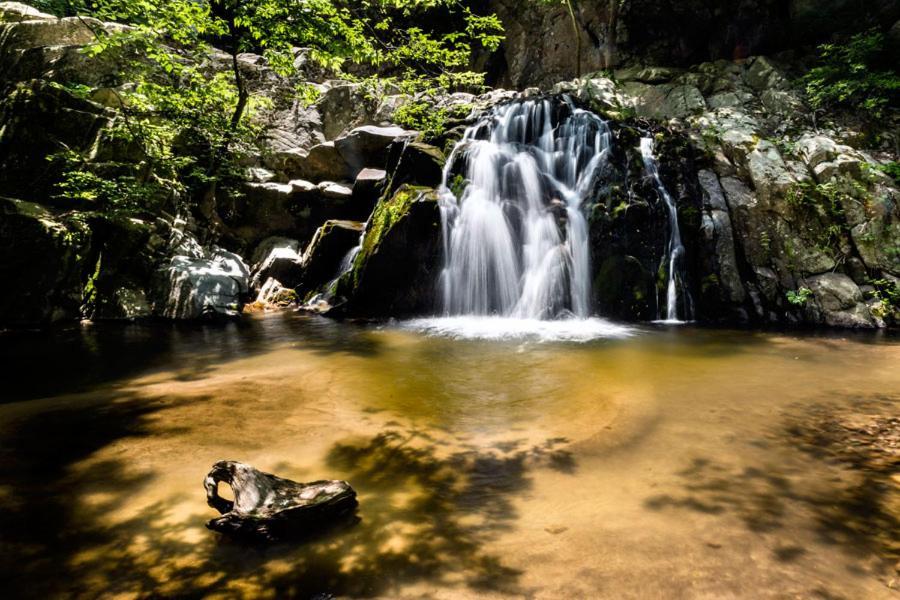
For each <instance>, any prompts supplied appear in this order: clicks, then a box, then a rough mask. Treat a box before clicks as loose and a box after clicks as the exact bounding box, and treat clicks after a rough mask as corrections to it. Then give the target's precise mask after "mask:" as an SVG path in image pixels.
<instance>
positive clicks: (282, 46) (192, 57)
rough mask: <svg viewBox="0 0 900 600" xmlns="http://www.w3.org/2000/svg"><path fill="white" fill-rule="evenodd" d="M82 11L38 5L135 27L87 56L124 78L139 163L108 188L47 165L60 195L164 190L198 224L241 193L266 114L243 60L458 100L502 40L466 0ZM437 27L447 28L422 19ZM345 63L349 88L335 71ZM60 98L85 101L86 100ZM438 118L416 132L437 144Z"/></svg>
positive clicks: (107, 199) (91, 172) (340, 0)
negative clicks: (311, 66) (308, 64)
mask: <svg viewBox="0 0 900 600" xmlns="http://www.w3.org/2000/svg"><path fill="white" fill-rule="evenodd" d="M78 1H79V0H72V2H65V1H64V0H58V1H57V0H47V2H55V3H56V4H58V5H59V6H58V7H57V9H58V10H57V11H56V12H58V13H60V11H62V12H66V13H70V12H73V11H78V12H80V13H82V14H90V15H92V16H94V17H97V18H99V19H101V20H105V21H117V22H121V23H127V24H128V25H129V26H130V27H128V28H122V29H120V30H116V31H114V32H111V31H110V30H108V29H104V30H100V31H97V32H96V34H97V35H96V39H95V42H94V43H93V44H92V45H90V46H89V47H88V48H87V49H86V52H87V53H88V54H89V55H91V56H94V57H99V56H103V57H104V58H110V59H113V60H115V61H116V64H120V65H122V68H121V69H120V82H121V83H125V82H128V84H129V85H128V86H125V87H122V88H119V92H118V93H119V94H120V102H118V104H120V105H121V111H120V112H121V113H122V121H121V122H120V123H119V124H118V125H119V127H118V131H117V132H115V134H116V135H120V136H123V137H130V139H129V140H128V142H129V143H130V144H132V145H135V146H137V147H139V148H140V149H141V156H140V157H139V158H137V160H136V161H135V163H136V164H135V165H134V168H132V169H122V171H123V173H119V174H114V175H107V174H105V173H100V172H98V171H97V170H96V169H92V168H89V166H88V165H87V164H86V163H87V161H86V159H85V158H84V157H79V156H77V155H73V154H72V153H62V154H61V155H59V156H57V157H56V160H59V161H61V162H63V163H64V164H65V165H66V172H65V175H64V177H63V181H62V182H61V183H60V185H59V192H60V195H68V196H71V197H74V198H78V199H82V200H90V201H96V202H100V203H103V204H108V205H121V206H125V205H128V206H131V205H133V204H135V202H136V201H137V200H138V199H139V198H141V197H148V194H147V190H146V189H145V186H147V185H154V186H156V185H162V186H169V190H170V192H172V194H174V195H177V196H181V195H182V193H183V192H188V193H187V194H185V197H186V198H190V199H193V200H194V201H195V203H201V204H203V203H205V204H207V205H209V204H212V205H213V206H212V208H210V207H209V206H207V208H206V209H204V212H205V213H206V212H209V213H215V208H214V204H215V196H216V190H217V189H221V188H222V187H223V186H226V187H227V186H228V185H229V183H230V182H233V181H236V179H237V178H236V175H237V173H238V171H239V169H238V165H239V164H240V163H241V158H242V156H244V155H245V154H247V153H248V152H251V151H252V150H253V146H254V143H255V141H256V140H257V139H258V138H259V134H260V132H261V125H260V123H261V120H260V119H255V118H254V116H255V115H258V114H260V112H261V111H262V110H264V109H266V108H267V105H266V102H267V101H266V100H265V98H263V97H261V96H254V94H253V92H252V90H251V89H250V87H249V85H248V83H247V81H246V80H245V75H244V73H243V71H242V69H241V66H240V61H239V58H238V56H239V55H240V54H241V53H244V52H255V53H261V54H262V55H263V56H264V57H265V59H266V61H267V64H268V65H269V66H270V67H271V68H272V69H273V70H274V71H275V72H276V73H277V74H279V75H280V76H282V77H284V78H293V80H294V81H299V78H297V77H296V75H298V73H297V71H296V69H297V67H296V66H295V63H296V48H298V47H302V48H305V49H306V52H307V53H308V58H309V59H310V60H312V61H313V62H314V63H315V64H318V65H320V66H322V67H324V68H326V69H328V70H330V71H331V72H332V73H333V74H335V75H336V76H343V77H346V78H348V79H350V78H355V79H362V80H364V81H368V82H372V81H375V82H377V83H376V84H373V88H377V89H383V88H384V87H385V85H386V84H388V83H390V84H392V85H394V86H395V87H399V88H400V89H401V90H403V91H421V90H429V91H434V90H437V89H446V90H453V89H457V88H468V87H478V86H481V85H483V74H480V73H475V72H472V71H470V70H469V64H470V61H471V60H472V54H473V52H475V51H476V50H477V49H479V48H484V49H487V50H495V49H496V48H497V47H498V45H499V43H500V40H501V39H502V38H501V33H502V27H501V26H500V23H499V21H498V20H497V18H496V17H495V16H494V15H487V16H485V15H478V14H475V13H473V12H472V11H471V10H470V9H469V8H467V7H466V6H465V5H464V4H463V2H462V0H362V1H358V0H352V1H351V0H304V1H303V2H294V1H286V0H244V1H238V0H168V1H166V2H158V1H157V0H90V2H89V4H87V5H78V4H76V2H78ZM435 13H440V14H441V15H444V16H447V17H448V18H447V19H444V20H440V19H439V20H433V19H431V18H426V17H427V16H433V15H434V14H435ZM424 23H439V24H440V26H441V27H431V26H429V27H426V26H425V25H423V24H424ZM216 48H223V49H225V50H226V51H227V53H228V55H229V59H228V60H223V59H222V57H221V54H217V51H216ZM348 63H349V64H352V65H354V73H355V75H352V76H351V75H348V74H346V73H344V72H343V71H342V69H343V68H344V67H345V65H346V64H348ZM360 69H362V70H360ZM366 69H368V71H366ZM360 73H362V75H361V74H360ZM366 73H368V74H366ZM296 90H297V97H298V99H300V100H301V101H302V102H305V103H312V102H314V101H315V100H316V99H317V95H316V90H315V88H314V87H312V86H310V85H308V84H307V83H304V82H302V81H301V82H299V83H297V84H296ZM69 91H70V92H72V93H75V94H77V95H82V96H83V95H87V94H89V93H90V91H91V90H89V89H87V90H82V89H78V88H75V87H73V88H72V89H70V90H69ZM425 117H426V114H425V112H424V111H422V110H419V112H416V111H415V110H414V109H410V111H409V113H408V118H409V119H410V120H411V121H412V120H419V121H423V120H424V119H425ZM447 117H448V115H447V114H446V112H443V113H442V112H440V111H439V112H438V113H436V114H434V115H430V120H428V121H424V122H423V125H425V126H424V127H423V129H424V130H426V131H430V132H437V131H439V130H441V129H442V127H443V122H444V121H445V120H446V118H447ZM172 194H170V195H172ZM158 196H159V194H156V193H154V194H151V195H150V196H149V197H158ZM201 208H202V207H201ZM207 216H211V215H209V214H208V215H207Z"/></svg>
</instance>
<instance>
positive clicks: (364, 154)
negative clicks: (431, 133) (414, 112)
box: [334, 125, 418, 172]
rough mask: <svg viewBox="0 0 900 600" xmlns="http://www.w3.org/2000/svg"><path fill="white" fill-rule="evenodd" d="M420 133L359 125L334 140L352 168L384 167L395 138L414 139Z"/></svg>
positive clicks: (395, 128) (357, 169) (398, 128)
mask: <svg viewBox="0 0 900 600" xmlns="http://www.w3.org/2000/svg"><path fill="white" fill-rule="evenodd" d="M417 135H418V133H416V132H415V131H407V130H405V129H401V128H400V127H376V126H373V125H367V126H365V127H357V128H356V129H354V130H352V131H350V132H349V133H347V134H345V135H343V136H341V137H339V138H337V139H336V140H334V146H335V148H337V151H338V153H339V154H340V155H341V157H343V159H344V161H345V162H346V163H347V164H348V165H350V166H351V169H352V170H354V171H356V172H359V171H361V170H362V169H363V168H364V167H379V168H380V167H383V166H384V165H385V163H386V162H387V153H386V151H387V148H388V146H390V145H391V144H392V143H393V142H394V141H395V140H399V139H403V140H412V139H414V138H415V137H416V136H417Z"/></svg>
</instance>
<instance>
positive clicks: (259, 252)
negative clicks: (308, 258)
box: [250, 236, 300, 273]
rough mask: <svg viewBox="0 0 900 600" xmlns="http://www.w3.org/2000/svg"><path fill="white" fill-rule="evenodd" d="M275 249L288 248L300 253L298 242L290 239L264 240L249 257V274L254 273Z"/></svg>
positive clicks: (279, 237) (269, 238)
mask: <svg viewBox="0 0 900 600" xmlns="http://www.w3.org/2000/svg"><path fill="white" fill-rule="evenodd" d="M276 248H289V249H291V250H293V251H294V253H298V252H299V251H300V242H299V241H297V240H294V239H291V238H286V237H281V236H272V237H268V238H266V239H264V240H263V241H262V242H260V243H259V245H258V246H257V247H256V249H255V250H254V251H253V254H252V255H251V257H250V265H251V272H253V273H255V272H256V271H258V270H259V268H260V267H261V266H262V264H263V262H264V261H265V260H266V259H267V258H268V257H269V255H270V254H271V253H272V251H273V250H275V249H276Z"/></svg>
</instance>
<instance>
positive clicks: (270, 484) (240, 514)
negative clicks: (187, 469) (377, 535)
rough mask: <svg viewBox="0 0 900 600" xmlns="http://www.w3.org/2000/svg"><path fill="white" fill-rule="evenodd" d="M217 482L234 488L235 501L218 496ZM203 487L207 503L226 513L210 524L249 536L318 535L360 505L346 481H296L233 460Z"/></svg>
mask: <svg viewBox="0 0 900 600" xmlns="http://www.w3.org/2000/svg"><path fill="white" fill-rule="evenodd" d="M219 483H226V484H228V485H229V486H230V487H231V489H232V491H233V492H234V501H233V502H232V501H230V500H225V499H224V498H222V497H221V496H220V495H219V492H218V484H219ZM203 487H204V488H205V489H206V502H207V504H209V505H210V506H211V507H213V508H215V509H216V510H217V511H219V513H221V515H222V516H221V517H218V518H216V519H212V520H210V521H208V522H207V523H206V526H207V528H209V529H211V530H213V531H218V532H219V533H224V534H227V535H232V536H236V537H243V538H251V539H261V540H277V539H284V538H287V537H294V536H303V535H305V534H310V533H314V532H316V531H320V530H322V529H325V528H328V527H331V526H333V525H335V524H337V523H339V522H343V521H345V520H346V519H347V518H348V517H352V516H353V513H354V512H355V510H356V507H357V506H358V502H357V500H356V492H355V491H354V490H353V488H352V487H350V484H348V483H347V482H346V481H314V482H312V483H297V482H296V481H291V480H290V479H283V478H281V477H277V476H275V475H271V474H269V473H263V472H262V471H259V470H257V469H255V468H253V467H251V466H250V465H246V464H243V463H239V462H235V461H219V462H217V463H216V464H214V465H213V467H212V469H211V470H210V472H209V473H208V474H207V475H206V478H205V479H204V481H203Z"/></svg>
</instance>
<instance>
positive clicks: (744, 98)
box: [707, 92, 753, 110]
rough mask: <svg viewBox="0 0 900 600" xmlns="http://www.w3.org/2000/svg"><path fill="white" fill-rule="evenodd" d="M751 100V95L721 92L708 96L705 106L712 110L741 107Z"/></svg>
mask: <svg viewBox="0 0 900 600" xmlns="http://www.w3.org/2000/svg"><path fill="white" fill-rule="evenodd" d="M752 98H753V95H752V94H744V93H741V92H722V93H720V94H715V95H713V96H710V97H709V99H707V104H708V105H709V107H710V108H711V109H713V110H715V109H717V108H734V107H740V106H743V105H744V104H746V103H747V102H749V101H750V100H751V99H752Z"/></svg>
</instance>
